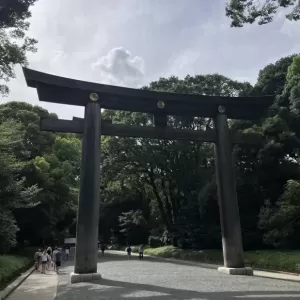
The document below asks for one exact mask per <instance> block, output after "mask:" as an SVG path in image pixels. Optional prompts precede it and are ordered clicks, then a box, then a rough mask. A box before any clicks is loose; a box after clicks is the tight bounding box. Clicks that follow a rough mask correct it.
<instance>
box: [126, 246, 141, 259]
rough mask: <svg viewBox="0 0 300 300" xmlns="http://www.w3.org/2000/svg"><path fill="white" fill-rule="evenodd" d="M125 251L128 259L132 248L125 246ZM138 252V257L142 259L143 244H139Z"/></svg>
mask: <svg viewBox="0 0 300 300" xmlns="http://www.w3.org/2000/svg"><path fill="white" fill-rule="evenodd" d="M126 252H127V256H128V259H130V257H131V253H132V248H131V247H130V246H128V247H127V248H126ZM138 252H139V259H143V258H144V247H143V245H140V246H139V249H138Z"/></svg>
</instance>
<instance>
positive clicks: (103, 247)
mask: <svg viewBox="0 0 300 300" xmlns="http://www.w3.org/2000/svg"><path fill="white" fill-rule="evenodd" d="M104 251H105V245H104V244H101V252H102V256H103V255H104Z"/></svg>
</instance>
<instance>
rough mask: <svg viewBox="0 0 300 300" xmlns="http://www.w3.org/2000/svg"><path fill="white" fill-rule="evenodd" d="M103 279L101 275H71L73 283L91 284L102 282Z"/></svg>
mask: <svg viewBox="0 0 300 300" xmlns="http://www.w3.org/2000/svg"><path fill="white" fill-rule="evenodd" d="M101 278H102V276H101V274H99V273H89V274H77V273H74V272H72V273H71V283H78V282H91V281H95V280H100V279H101Z"/></svg>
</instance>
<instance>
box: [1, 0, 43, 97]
mask: <svg viewBox="0 0 300 300" xmlns="http://www.w3.org/2000/svg"><path fill="white" fill-rule="evenodd" d="M35 1H36V0H9V1H8V0H4V2H3V1H2V3H1V4H0V80H3V81H4V82H5V81H6V82H7V81H9V80H10V79H11V78H14V77H15V72H14V66H15V65H16V64H21V65H23V66H26V65H27V58H26V54H27V52H35V51H36V48H35V44H36V43H37V41H36V40H34V39H32V38H29V37H26V31H27V30H28V28H29V23H28V22H27V21H26V20H27V19H28V18H29V17H30V16H31V13H30V11H29V7H30V6H31V5H33V4H34V3H35ZM8 93H9V88H8V86H7V85H6V84H0V95H1V94H2V95H3V96H7V95H8Z"/></svg>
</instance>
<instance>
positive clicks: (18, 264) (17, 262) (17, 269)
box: [0, 255, 32, 290]
mask: <svg viewBox="0 0 300 300" xmlns="http://www.w3.org/2000/svg"><path fill="white" fill-rule="evenodd" d="M31 263H32V259H30V258H28V257H26V256H25V257H24V256H17V255H1V256H0V290H2V289H3V288H4V287H5V286H6V285H7V284H8V283H9V282H10V281H11V280H13V279H14V278H16V277H17V276H19V275H21V272H23V271H25V269H27V268H28V267H29V265H30V264H31Z"/></svg>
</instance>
